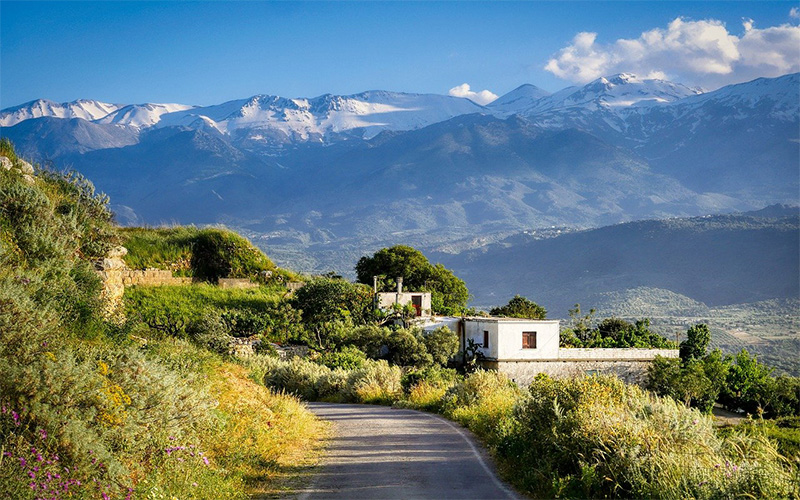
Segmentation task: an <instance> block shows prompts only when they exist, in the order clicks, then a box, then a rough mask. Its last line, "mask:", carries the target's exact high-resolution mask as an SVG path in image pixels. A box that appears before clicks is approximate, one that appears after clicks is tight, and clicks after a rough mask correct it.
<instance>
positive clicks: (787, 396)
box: [646, 324, 800, 417]
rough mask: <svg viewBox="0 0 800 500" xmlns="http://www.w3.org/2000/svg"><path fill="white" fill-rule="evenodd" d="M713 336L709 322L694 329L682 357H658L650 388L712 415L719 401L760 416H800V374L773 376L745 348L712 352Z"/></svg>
mask: <svg viewBox="0 0 800 500" xmlns="http://www.w3.org/2000/svg"><path fill="white" fill-rule="evenodd" d="M710 340H711V335H710V333H709V330H708V327H707V326H706V325H704V324H699V325H695V326H693V327H691V328H689V330H688V332H687V340H686V341H684V342H682V343H681V349H680V359H667V358H662V357H657V358H656V359H655V360H654V361H653V363H652V364H651V365H650V367H649V369H648V373H647V382H646V385H647V388H648V389H650V390H651V391H653V392H655V393H656V394H659V395H662V396H670V397H672V398H673V399H675V400H677V401H680V402H682V403H683V404H685V405H686V406H687V407H689V406H691V407H694V408H698V409H699V410H701V411H703V412H705V413H710V412H711V410H712V409H713V407H714V405H715V404H721V405H722V406H724V407H725V408H727V409H729V410H731V411H737V412H738V411H741V412H744V413H746V414H749V415H754V416H758V417H782V416H800V378H797V377H788V376H785V375H781V376H779V377H773V376H772V369H771V368H769V367H767V366H766V365H764V364H762V363H760V362H759V361H758V359H757V357H756V356H751V355H750V353H748V352H747V351H746V350H744V349H743V350H741V351H740V352H739V353H738V354H737V355H736V356H730V355H728V356H724V355H723V354H722V352H721V351H720V350H718V349H715V350H713V351H712V352H710V353H708V352H707V350H708V345H709V344H710Z"/></svg>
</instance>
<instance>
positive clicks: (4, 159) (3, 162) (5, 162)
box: [0, 156, 14, 170]
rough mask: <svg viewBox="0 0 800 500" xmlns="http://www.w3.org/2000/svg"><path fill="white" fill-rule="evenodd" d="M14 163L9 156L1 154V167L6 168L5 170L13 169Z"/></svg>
mask: <svg viewBox="0 0 800 500" xmlns="http://www.w3.org/2000/svg"><path fill="white" fill-rule="evenodd" d="M13 166H14V164H13V163H12V162H11V159H10V158H9V157H7V156H0V167H2V168H4V169H5V170H11V167H13Z"/></svg>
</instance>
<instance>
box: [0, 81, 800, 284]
mask: <svg viewBox="0 0 800 500" xmlns="http://www.w3.org/2000/svg"><path fill="white" fill-rule="evenodd" d="M798 89H800V74H790V75H785V76H782V77H778V78H761V79H757V80H754V81H752V82H748V83H743V84H738V85H732V86H728V87H723V88H721V89H718V90H715V91H712V92H703V91H702V90H700V89H695V88H689V87H687V86H684V85H681V84H679V83H673V82H668V81H664V80H653V79H642V78H638V77H636V76H635V75H631V74H619V75H612V76H609V77H605V78H600V79H597V80H595V81H593V82H590V83H589V84H587V85H584V86H580V87H569V88H566V89H564V90H561V91H559V92H555V93H552V94H550V93H548V92H546V91H544V90H542V89H539V88H537V87H535V86H533V85H523V86H521V87H519V88H517V89H515V90H513V91H511V92H509V93H508V94H506V95H503V96H501V97H500V98H498V99H497V100H495V101H494V102H492V103H490V104H488V105H486V106H481V105H478V104H476V103H474V102H472V101H470V100H468V99H464V98H458V97H452V96H444V95H435V94H408V93H400V92H387V91H368V92H362V93H359V94H354V95H349V96H337V95H323V96H319V97H315V98H284V97H279V96H270V95H256V96H253V97H250V98H246V99H240V100H234V101H229V102H226V103H222V104H219V105H213V106H193V105H183V104H153V103H149V104H109V103H103V102H99V101H91V100H78V101H74V102H71V103H63V104H58V103H53V102H50V101H45V100H38V101H33V102H30V103H26V104H23V105H21V106H16V107H14V108H8V109H4V110H2V111H0V134H1V135H3V136H5V137H8V138H10V139H11V140H12V141H13V142H14V143H15V145H16V147H17V150H18V151H19V152H21V153H22V155H23V156H26V157H28V158H29V159H31V160H35V161H39V162H42V163H45V164H50V165H52V166H54V167H56V168H65V167H69V168H74V169H76V170H78V171H80V172H82V173H84V174H85V175H87V176H88V177H89V178H90V179H91V180H92V181H93V182H94V183H95V184H96V185H97V187H98V189H100V190H102V191H104V192H106V193H107V194H109V195H110V196H111V199H112V200H113V202H114V203H115V206H114V209H115V211H116V213H117V216H118V218H119V219H120V221H121V222H123V223H131V224H133V223H137V224H141V223H147V224H159V223H169V222H180V223H196V224H219V223H221V224H226V225H229V226H231V227H234V228H236V229H238V230H240V231H242V232H243V233H245V234H247V235H248V236H249V237H251V239H253V240H254V242H256V243H257V244H259V245H260V246H262V247H263V248H265V249H266V250H267V251H268V252H269V253H270V255H272V256H274V257H275V258H276V260H277V261H278V262H280V263H282V264H286V265H290V266H292V267H294V268H296V269H299V270H303V271H327V270H336V271H338V272H344V273H345V274H350V273H352V269H350V266H351V263H352V262H355V260H357V258H358V257H359V256H361V255H363V254H364V253H366V252H368V251H373V250H375V249H376V248H379V247H380V246H384V245H389V244H394V243H406V244H412V245H416V246H419V247H421V248H422V249H425V250H428V251H445V252H459V251H462V250H467V249H472V248H477V247H481V246H483V245H486V244H491V243H493V242H498V241H502V240H503V239H504V238H507V237H509V236H511V235H513V234H516V233H519V232H521V231H525V230H531V229H542V228H549V227H551V226H557V227H562V226H564V227H571V228H575V227H578V228H589V227H598V226H603V225H609V224H617V223H620V222H626V221H632V220H638V219H661V218H666V217H691V216H697V215H704V214H710V213H725V212H734V211H746V210H753V209H757V208H760V207H763V206H766V205H770V204H774V203H789V204H796V203H797V201H798V189H800V179H799V178H798V177H799V176H798V165H800V149H799V148H798V145H799V144H800V137H799V136H800V134H799V133H798V131H799V130H800V97H798Z"/></svg>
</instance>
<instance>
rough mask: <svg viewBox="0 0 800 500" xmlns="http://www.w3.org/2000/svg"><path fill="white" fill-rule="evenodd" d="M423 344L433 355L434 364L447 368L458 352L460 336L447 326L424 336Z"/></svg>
mask: <svg viewBox="0 0 800 500" xmlns="http://www.w3.org/2000/svg"><path fill="white" fill-rule="evenodd" d="M422 343H423V344H424V345H425V349H427V350H428V354H430V355H431V358H432V360H433V363H435V364H438V365H441V366H447V363H448V362H449V361H450V360H451V359H452V358H453V356H455V354H456V353H457V352H458V344H459V342H458V335H456V334H455V333H454V332H453V331H451V330H450V329H449V328H447V327H446V326H440V327H439V328H437V329H435V330H433V331H432V332H429V333H425V334H423V336H422Z"/></svg>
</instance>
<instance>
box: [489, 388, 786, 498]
mask: <svg viewBox="0 0 800 500" xmlns="http://www.w3.org/2000/svg"><path fill="white" fill-rule="evenodd" d="M514 417H515V421H516V422H515V425H514V426H513V429H512V431H511V432H508V433H506V434H505V435H502V436H500V439H499V440H498V444H497V450H498V454H499V455H500V456H501V457H502V458H503V459H504V460H509V461H510V463H512V464H515V465H516V466H520V465H521V464H528V466H527V467H524V468H520V469H519V476H518V480H519V484H520V485H521V486H522V487H523V488H525V489H526V490H528V491H531V492H533V493H534V494H535V495H542V496H546V497H561V496H567V497H574V496H577V497H643V498H651V497H658V498H732V497H738V496H743V495H747V496H750V495H753V496H756V497H762V498H779V497H780V498H785V497H787V496H790V495H793V494H797V489H796V486H794V485H793V482H792V476H791V472H789V471H788V470H787V469H786V468H785V465H784V463H782V462H781V459H780V457H779V455H778V453H777V452H776V450H775V448H774V447H773V446H772V445H771V444H770V443H769V441H767V440H766V439H763V438H752V437H747V436H742V435H736V436H732V437H731V438H729V439H720V438H719V437H718V436H717V434H716V433H715V431H714V429H713V426H712V422H711V419H710V418H708V417H704V416H703V415H701V414H700V413H699V412H697V411H695V410H690V409H687V408H685V407H683V406H682V405H680V404H678V403H676V402H674V401H673V400H672V399H668V398H666V399H662V398H654V397H653V396H650V395H648V394H647V393H645V392H643V391H642V390H641V389H639V388H638V387H636V386H630V385H626V384H624V383H622V382H621V381H619V380H618V379H615V378H611V377H586V378H580V379H570V380H550V379H547V378H539V379H537V380H536V381H534V382H533V383H532V384H531V386H530V388H529V396H528V397H527V398H525V399H523V400H522V401H521V402H520V404H519V406H518V407H517V408H516V410H515V412H514Z"/></svg>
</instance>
